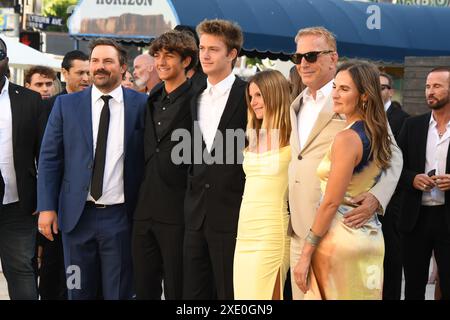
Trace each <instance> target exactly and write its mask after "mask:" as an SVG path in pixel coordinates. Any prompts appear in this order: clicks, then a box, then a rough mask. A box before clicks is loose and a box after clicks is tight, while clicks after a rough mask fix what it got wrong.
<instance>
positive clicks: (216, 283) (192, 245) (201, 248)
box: [183, 221, 236, 300]
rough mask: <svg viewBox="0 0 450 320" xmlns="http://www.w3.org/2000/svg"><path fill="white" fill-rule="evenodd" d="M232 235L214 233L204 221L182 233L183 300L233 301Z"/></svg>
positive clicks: (233, 245) (233, 234) (234, 239)
mask: <svg viewBox="0 0 450 320" xmlns="http://www.w3.org/2000/svg"><path fill="white" fill-rule="evenodd" d="M235 247H236V232H231V233H226V232H217V231H215V230H212V229H211V228H209V227H208V225H207V222H206V221H205V222H204V223H203V225H202V227H201V228H200V229H199V230H189V229H186V231H185V238H184V274H183V279H184V286H183V298H184V299H188V300H211V299H220V300H233V299H234V293H233V259H234V249H235Z"/></svg>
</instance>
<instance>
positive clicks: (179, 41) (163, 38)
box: [149, 30, 198, 71]
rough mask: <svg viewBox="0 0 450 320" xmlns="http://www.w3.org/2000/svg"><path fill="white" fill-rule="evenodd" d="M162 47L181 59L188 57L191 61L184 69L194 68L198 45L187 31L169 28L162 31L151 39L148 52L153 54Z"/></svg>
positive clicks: (196, 60)
mask: <svg viewBox="0 0 450 320" xmlns="http://www.w3.org/2000/svg"><path fill="white" fill-rule="evenodd" d="M163 49H164V50H167V51H169V52H176V53H178V54H179V55H180V57H181V60H182V61H183V60H184V59H186V58H187V57H190V58H191V63H190V64H189V65H188V66H187V68H186V69H185V71H188V70H190V69H192V68H194V67H195V66H196V64H197V62H198V47H197V44H196V43H195V39H194V37H193V36H192V35H190V34H189V33H188V32H185V31H177V30H170V31H167V32H165V33H163V34H162V35H160V36H159V37H158V38H156V39H155V40H153V42H152V44H151V45H150V49H149V53H150V55H151V56H155V54H156V53H157V52H158V51H161V50H163Z"/></svg>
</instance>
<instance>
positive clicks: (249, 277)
mask: <svg viewBox="0 0 450 320" xmlns="http://www.w3.org/2000/svg"><path fill="white" fill-rule="evenodd" d="M290 159H291V148H290V146H286V147H283V148H281V149H277V150H270V151H267V152H264V153H252V152H248V151H245V152H244V162H243V168H244V172H245V174H246V182H245V189H244V195H243V198H242V204H241V210H240V213H239V223H238V231H237V241H236V249H235V254H234V269H233V285H234V297H235V299H237V300H242V299H256V300H270V299H272V296H273V291H274V287H275V281H276V279H277V276H278V274H279V275H280V297H283V288H284V282H285V280H286V274H287V270H288V268H289V246H290V238H289V236H288V235H287V228H288V223H289V215H288V209H287V198H288V165H289V161H290Z"/></svg>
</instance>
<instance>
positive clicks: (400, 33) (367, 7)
mask: <svg viewBox="0 0 450 320" xmlns="http://www.w3.org/2000/svg"><path fill="white" fill-rule="evenodd" d="M123 2H126V1H123ZM123 2H122V1H121V0H97V1H96V2H94V1H91V0H90V1H80V2H79V3H80V4H79V6H78V8H77V9H79V12H78V13H77V9H76V11H75V13H74V14H73V15H72V17H71V19H72V18H73V17H76V18H73V21H72V22H71V25H70V26H69V31H70V33H71V35H72V36H74V37H76V38H88V37H92V36H94V37H95V36H97V37H98V36H111V37H115V38H118V39H121V40H124V41H132V42H138V43H139V42H140V43H149V42H150V41H151V40H152V39H153V38H154V37H156V36H158V35H159V33H161V32H162V31H164V30H166V29H167V28H172V27H175V25H183V26H189V27H191V28H194V29H195V26H196V25H197V24H198V23H199V22H201V21H203V20H204V19H214V18H219V19H226V20H232V21H235V22H237V23H238V24H239V25H240V26H241V28H242V30H243V31H244V47H243V51H242V53H243V54H246V55H248V56H258V57H260V58H265V57H269V58H272V59H273V58H279V59H282V60H287V59H288V58H289V56H290V55H291V54H292V53H294V52H295V43H294V38H295V35H296V34H297V31H298V30H299V29H301V28H305V27H312V26H324V27H325V28H327V29H329V30H330V31H332V32H333V33H334V34H335V35H336V39H337V44H338V52H339V55H340V56H341V57H348V58H365V59H371V60H382V61H385V62H403V60H404V57H405V56H448V55H450V36H449V29H450V28H449V23H450V8H436V7H429V6H403V5H392V4H386V3H373V2H361V1H344V0H314V1H313V0H153V1H151V0H136V1H135V2H133V3H135V4H140V5H141V7H139V8H137V7H136V6H134V7H133V8H132V7H131V6H130V7H127V5H124V4H123ZM93 5H97V6H98V8H95V7H92V6H93ZM89 6H91V7H89ZM83 7H84V9H83ZM120 8H122V9H123V10H124V11H123V12H122V13H121V12H119V9H120ZM122 9H120V10H122ZM126 10H128V12H129V13H127V11H126ZM146 10H147V11H152V12H151V14H150V13H149V14H150V15H149V16H147V17H145V16H140V15H145V12H146ZM158 10H159V11H158ZM131 11H133V12H131ZM83 12H84V13H83ZM93 12H94V13H93ZM95 12H97V15H98V17H95ZM112 13H114V14H115V15H116V17H115V18H112V17H111V16H112ZM108 14H109V16H110V17H108ZM139 16H140V17H141V18H139ZM161 17H163V18H161ZM95 19H97V21H95ZM139 19H140V20H139ZM145 19H147V20H145ZM373 22H375V23H373ZM152 25H154V26H155V25H157V26H158V28H156V27H155V29H157V30H151V28H150V27H149V26H152ZM120 26H122V29H121V28H120ZM74 30H75V31H74ZM111 30H112V31H111ZM132 30H135V31H136V32H135V33H132V32H131V31H132ZM100 32H101V33H100Z"/></svg>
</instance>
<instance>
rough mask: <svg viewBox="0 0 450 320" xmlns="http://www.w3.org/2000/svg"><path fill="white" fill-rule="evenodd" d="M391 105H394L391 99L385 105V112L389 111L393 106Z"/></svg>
mask: <svg viewBox="0 0 450 320" xmlns="http://www.w3.org/2000/svg"><path fill="white" fill-rule="evenodd" d="M391 103H392V101H391V99H389V100H388V101H386V103H385V104H384V111H386V112H387V111H388V110H389V107H390V106H391Z"/></svg>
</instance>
